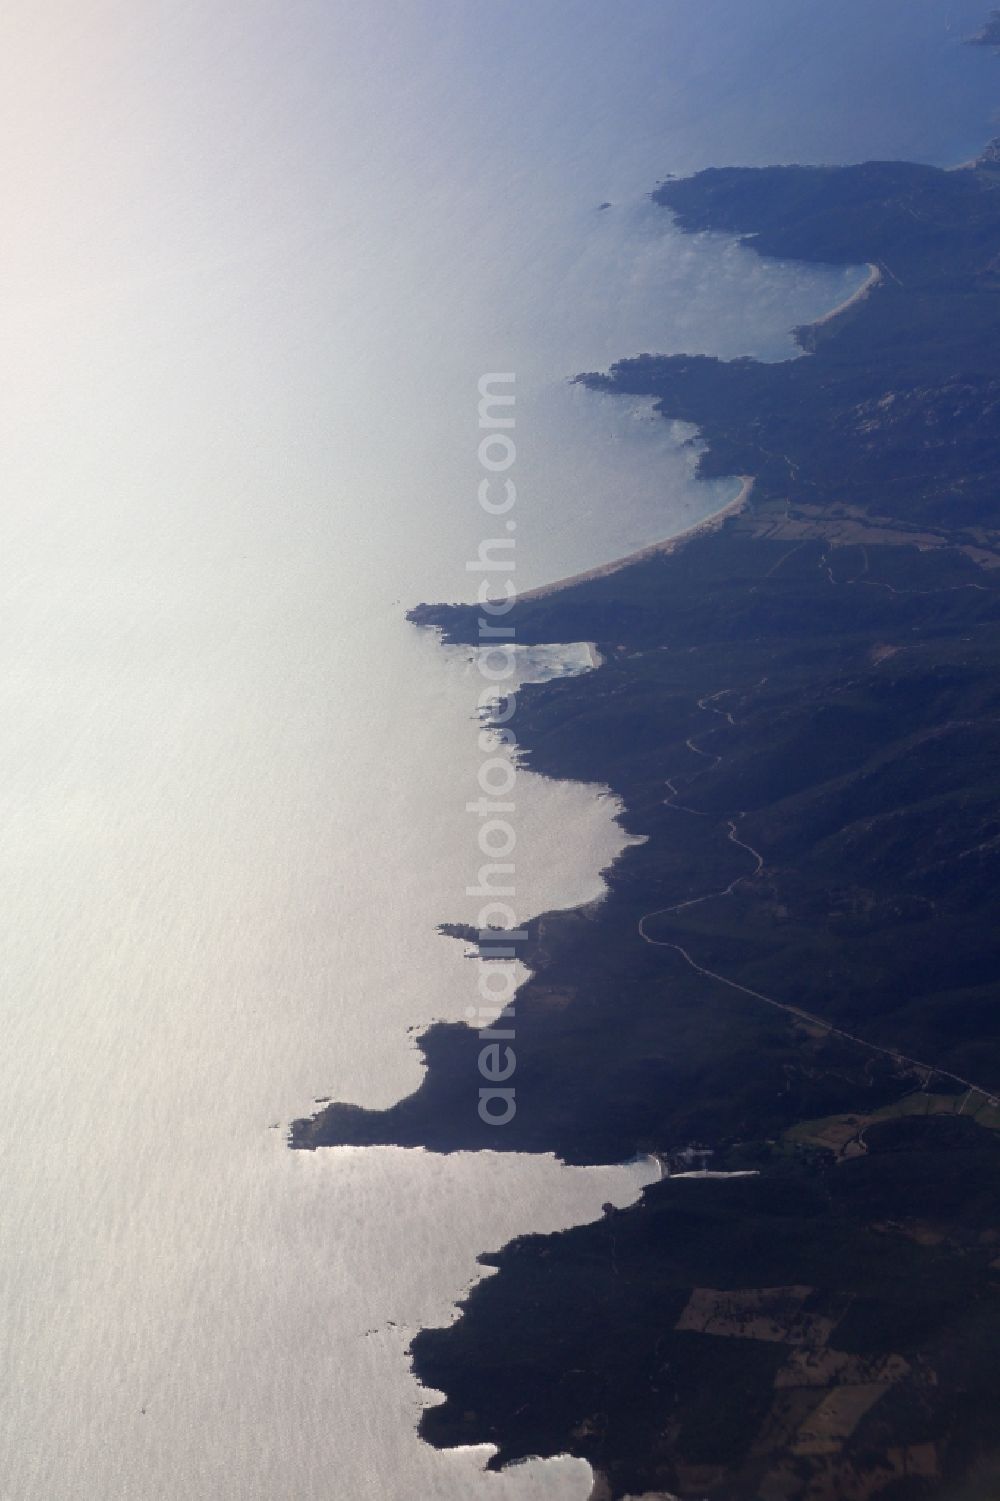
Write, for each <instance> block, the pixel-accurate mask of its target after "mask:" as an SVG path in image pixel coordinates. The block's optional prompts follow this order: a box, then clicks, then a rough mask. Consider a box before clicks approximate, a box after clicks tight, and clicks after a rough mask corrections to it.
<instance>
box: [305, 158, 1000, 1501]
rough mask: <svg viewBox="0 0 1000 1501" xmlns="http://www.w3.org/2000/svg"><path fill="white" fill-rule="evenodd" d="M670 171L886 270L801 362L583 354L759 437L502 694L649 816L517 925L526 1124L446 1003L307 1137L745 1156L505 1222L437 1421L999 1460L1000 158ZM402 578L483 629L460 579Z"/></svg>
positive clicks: (908, 1461) (824, 1476) (581, 1156)
mask: <svg viewBox="0 0 1000 1501" xmlns="http://www.w3.org/2000/svg"><path fill="white" fill-rule="evenodd" d="M656 197H657V199H658V200H659V201H660V202H661V203H663V204H664V205H665V206H666V207H669V208H670V209H672V210H673V211H674V212H675V213H676V214H677V215H678V217H679V218H680V221H681V223H682V224H683V225H684V226H685V227H686V228H688V229H690V230H692V231H694V230H702V229H722V230H728V231H736V232H739V233H742V234H746V235H749V236H752V237H753V238H752V243H753V244H754V245H755V246H756V248H757V249H758V250H759V251H760V253H762V254H767V255H781V256H786V257H792V256H795V257H799V258H805V259H811V260H821V261H851V262H858V263H861V262H871V263H872V264H873V265H875V266H877V267H878V269H879V272H880V277H881V279H880V282H879V284H878V285H877V286H876V287H875V288H874V289H873V291H872V293H871V295H870V296H869V297H868V298H867V299H866V300H864V301H861V302H858V303H855V304H854V305H853V306H852V307H851V308H850V309H849V310H848V311H847V312H845V313H844V314H843V315H842V316H841V317H840V318H838V319H836V320H834V321H832V322H830V323H827V324H824V325H819V326H817V327H815V328H814V329H812V330H810V331H806V332H805V333H804V334H803V342H804V343H805V344H806V346H807V347H808V348H809V349H810V350H811V351H812V352H811V354H810V355H809V357H807V358H804V359H802V360H799V361H795V362H790V363H788V364H784V365H761V364H758V363H756V362H755V361H752V360H741V361H736V362H733V363H729V364H726V363H722V362H720V361H717V360H713V359H706V358H699V357H674V358H658V357H654V356H643V357H640V358H639V359H634V360H627V361H623V362H622V363H621V364H619V365H616V366H615V367H613V369H612V370H611V372H610V373H609V374H608V375H607V376H586V377H582V379H584V380H585V381H587V382H588V383H589V384H591V385H599V386H600V387H602V388H603V389H607V390H610V391H620V392H623V393H624V392H628V393H640V394H643V395H653V396H655V397H656V398H657V399H658V401H659V403H660V406H661V409H662V410H663V412H664V413H665V414H666V415H668V416H670V417H683V418H686V419H688V420H690V421H693V422H696V423H697V424H698V425H699V427H700V429H701V431H702V434H703V436H704V438H705V440H706V442H707V444H708V451H707V454H706V457H705V460H704V468H705V471H706V472H707V473H711V474H723V473H744V474H753V475H755V476H756V477H757V484H756V488H755V490H754V493H753V497H752V501H751V505H750V508H749V510H748V511H747V512H746V513H744V514H743V515H741V516H740V517H738V518H735V519H730V520H729V521H728V522H727V523H726V525H725V526H724V528H723V529H722V530H720V531H718V532H716V533H714V534H712V535H708V536H703V537H699V538H697V539H695V540H693V541H692V542H690V543H689V545H688V546H686V547H685V548H684V549H683V550H681V551H679V552H677V553H674V554H673V555H670V556H661V557H654V558H651V559H647V560H645V561H643V562H641V563H638V564H635V565H633V566H631V567H629V568H626V569H623V570H622V571H620V572H617V573H613V574H611V575H608V576H606V577H603V578H596V579H592V580H590V581H587V582H584V583H580V584H577V585H575V586H573V587H569V588H566V589H563V590H561V591H557V592H553V593H551V594H548V595H544V596H540V597H535V598H529V599H525V600H523V601H522V602H521V603H520V604H519V605H518V606H517V609H516V611H515V614H514V616H513V617H512V618H513V619H514V622H515V624H516V627H517V637H518V639H519V640H520V641H522V642H532V641H567V640H575V639H585V640H594V641H597V642H598V643H599V644H600V646H601V649H602V651H603V652H604V654H605V656H606V659H607V660H606V663H605V665H604V667H603V668H602V669H601V670H600V671H599V672H598V673H597V674H595V675H593V676H590V677H587V678H583V679H566V680H562V681H557V682H553V683H550V684H547V685H544V686H541V687H535V688H530V689H527V690H525V691H524V693H523V694H522V697H521V701H520V707H519V711H518V715H517V721H516V723H517V728H518V735H519V739H520V740H521V742H522V744H523V745H524V746H525V747H526V748H527V751H528V753H529V754H530V760H531V764H532V766H534V767H535V768H536V769H537V770H539V771H542V772H545V773H547V774H550V775H552V776H560V777H576V778H583V779H587V780H595V781H600V782H606V783H608V784H610V785H611V786H612V787H613V788H614V789H615V791H616V792H618V793H620V794H621V796H622V797H623V799H624V801H625V803H626V807H627V813H626V815H625V821H626V824H627V826H628V827H629V828H630V829H631V830H633V831H635V832H636V833H641V834H644V835H646V836H647V839H646V842H645V843H644V844H642V845H637V846H634V847H632V848H630V849H629V851H628V852H627V853H626V855H625V856H624V857H623V859H622V860H621V861H620V862H619V863H618V864H617V865H616V867H615V868H614V870H613V871H612V872H611V873H610V878H609V879H610V891H609V895H608V897H607V899H606V900H605V901H604V902H603V903H602V904H600V905H599V906H597V907H592V908H587V909H584V910H581V911H578V912H574V913H561V914H548V915H546V916H544V917H542V918H540V919H538V920H537V921H535V922H533V923H532V924H530V925H529V937H528V940H527V944H526V947H525V951H524V952H525V957H526V959H527V961H528V963H529V964H530V966H531V967H532V969H533V970H534V972H535V973H534V977H533V979H532V980H531V981H530V982H529V984H528V985H527V986H526V987H525V988H524V989H523V990H522V991H521V992H520V994H519V996H518V1000H517V1006H516V1030H517V1053H518V1071H517V1078H516V1082H517V1101H518V1111H517V1115H516V1117H515V1118H514V1120H513V1121H512V1122H511V1123H510V1124H509V1125H508V1126H506V1127H504V1128H503V1130H497V1129H495V1128H490V1127H488V1126H485V1125H483V1124H482V1123H481V1122H480V1120H479V1118H478V1115H477V1110H476V1100H477V1091H478V1087H479V1083H480V1080H479V1075H478V1072H477V1055H478V1050H479V1046H480V1043H479V1040H478V1038H477V1036H476V1034H474V1033H472V1032H470V1031H469V1030H468V1029H467V1028H465V1027H461V1026H438V1027H435V1028H433V1029H432V1030H431V1031H430V1032H429V1033H428V1034H427V1035H426V1036H425V1037H424V1039H423V1042H422V1045H423V1048H424V1052H425V1055H426V1059H427V1065H428V1067H427V1073H426V1075H425V1079H424V1083H423V1086H422V1088H421V1089H420V1090H419V1091H418V1092H417V1093H416V1094H415V1095H413V1096H412V1097H411V1098H410V1099H408V1100H404V1101H402V1102H401V1103H400V1104H399V1105H397V1106H395V1107H393V1108H392V1109H390V1110H388V1111H386V1112H383V1113H378V1112H371V1111H366V1110H361V1109H357V1108H355V1107H347V1106H343V1105H334V1106H331V1107H329V1108H328V1109H327V1110H325V1111H324V1112H323V1113H322V1114H321V1115H319V1116H318V1117H317V1118H316V1119H315V1120H313V1121H303V1122H299V1123H297V1125H296V1127H295V1131H294V1140H295V1143H296V1145H299V1146H318V1145H322V1144H325V1143H336V1142H352V1143H376V1142H401V1143H405V1144H422V1145H426V1146H430V1147H433V1148H437V1149H440V1150H453V1149H457V1148H479V1147H485V1146H489V1147H491V1148H493V1149H494V1150H496V1149H502V1150H518V1151H524V1150H531V1151H548V1150H555V1151H557V1152H558V1153H559V1154H560V1155H561V1156H562V1157H564V1158H566V1159H567V1160H569V1161H575V1162H597V1161H615V1160H621V1159H623V1158H626V1157H629V1156H631V1155H632V1154H633V1153H634V1152H636V1151H637V1150H645V1151H652V1152H656V1153H659V1154H661V1155H663V1156H666V1157H667V1158H672V1159H673V1160H674V1161H675V1162H676V1160H677V1158H678V1154H679V1153H680V1152H681V1151H682V1149H683V1148H684V1147H685V1146H686V1145H687V1144H689V1143H692V1142H701V1143H705V1144H707V1145H709V1146H710V1147H711V1148H712V1150H713V1153H714V1158H713V1162H712V1166H713V1167H715V1168H720V1169H728V1170H747V1169H751V1170H753V1171H754V1172H756V1173H757V1176H755V1177H746V1178H741V1179H739V1180H730V1181H725V1182H719V1181H709V1180H706V1181H691V1180H687V1181H679V1180H677V1179H676V1178H675V1179H674V1180H673V1181H666V1182H664V1183H661V1184H660V1185H659V1186H657V1187H655V1188H652V1189H650V1190H648V1191H647V1193H646V1194H645V1195H644V1198H643V1201H642V1202H641V1203H640V1204H639V1205H637V1206H636V1207H635V1208H634V1209H632V1210H628V1211H625V1212H615V1213H611V1214H609V1215H607V1216H606V1218H605V1219H604V1220H603V1221H602V1222H601V1223H599V1224H598V1225H594V1226H589V1227H585V1228H582V1229H579V1230H575V1231H573V1232H570V1233H568V1234H565V1235H561V1236H556V1237H549V1238H530V1239H527V1240H524V1241H522V1242H518V1243H515V1244H514V1245H512V1246H510V1247H508V1248H507V1249H506V1250H505V1251H503V1252H502V1253H501V1254H500V1255H499V1256H497V1257H495V1258H490V1260H491V1261H492V1262H493V1263H494V1264H495V1265H497V1266H498V1267H499V1269H500V1270H499V1274H498V1275H497V1276H496V1277H494V1278H492V1279H490V1280H488V1281H487V1282H485V1283H483V1284H481V1285H480V1286H479V1287H477V1288H476V1289H475V1291H474V1292H473V1293H472V1295H471V1297H470V1299H469V1302H468V1305H467V1309H466V1313H465V1316H464V1318H463V1319H462V1320H461V1321H460V1322H459V1323H458V1324H457V1325H456V1326H455V1327H454V1328H451V1329H448V1330H445V1331H431V1332H428V1333H425V1334H423V1335H421V1336H420V1337H419V1338H418V1339H417V1341H416V1342H415V1345H414V1356H415V1362H416V1367H417V1370H418V1372H419V1373H420V1375H421V1377H422V1378H423V1379H424V1380H425V1381H426V1382H427V1384H429V1385H432V1386H435V1387H438V1388H440V1389H442V1390H443V1391H444V1392H445V1393H446V1395H447V1401H446V1403H445V1405H444V1406H443V1407H441V1408H438V1409H434V1410H432V1411H431V1412H429V1413H428V1414H427V1416H426V1418H425V1422H424V1429H425V1432H426V1434H427V1436H428V1438H430V1439H431V1440H433V1441H435V1442H439V1443H443V1444H451V1443H470V1442H480V1441H484V1440H490V1441H492V1442H494V1443H495V1444H496V1445H497V1446H498V1456H497V1463H498V1464H500V1463H504V1462H507V1461H509V1460H510V1459H512V1458H515V1457H518V1456H520V1455H524V1454H528V1453H542V1454H548V1453H557V1452H563V1451H570V1452H573V1453H577V1454H582V1455H584V1456H586V1457H587V1458H588V1459H589V1460H591V1462H592V1463H593V1464H594V1465H595V1467H596V1468H597V1469H598V1471H599V1472H600V1473H601V1474H602V1476H603V1477H604V1483H605V1484H606V1487H607V1489H606V1494H607V1495H608V1496H611V1497H622V1496H630V1495H639V1494H642V1493H643V1492H657V1493H664V1492H668V1493H670V1494H673V1495H677V1496H685V1497H692V1498H693V1497H711V1498H715V1501H737V1498H739V1501H743V1498H756V1497H759V1498H762V1501H798V1498H802V1501H827V1498H828V1501H841V1498H847V1501H852V1498H867V1497H874V1496H878V1497H881V1498H884V1501H915V1498H925V1497H942V1498H949V1501H972V1498H982V1501H986V1498H990V1501H995V1497H996V1495H997V1494H998V1493H1000V1443H998V1441H997V1439H996V1438H995V1433H996V1424H995V1421H994V1417H995V1413H996V1410H997V1406H998V1403H1000V1389H998V1383H1000V1378H998V1376H997V1374H996V1371H997V1365H996V1357H995V1352H996V1348H997V1339H998V1336H1000V1188H998V1184H1000V1176H998V1171H997V1169H998V1165H1000V1155H998V1153H1000V1133H998V1129H997V1128H998V1126H1000V1111H998V1109H997V1106H996V1094H997V1093H998V1092H1000V993H998V986H997V977H998V973H1000V933H998V932H997V931H996V930H995V923H994V915H995V911H996V901H997V895H998V890H1000V810H998V791H1000V769H998V768H1000V567H998V566H997V564H998V563H1000V534H998V531H997V527H998V525H1000V494H998V486H1000V337H998V335H1000V175H998V173H997V172H996V171H995V170H994V168H993V167H992V166H991V164H990V161H989V160H984V164H982V165H980V166H978V167H976V168H974V169H967V170H964V171H961V172H941V171H937V170H934V169H931V168H925V167H915V166H909V165H905V164H902V165H900V164H889V163H874V164H869V165H866V166H862V167H856V168H846V169H832V168H830V169H817V170H810V169H806V168H788V169H774V170H768V171H728V172H706V173H702V174H701V175H700V176H698V177H696V178H694V179H691V180H688V181H682V182H670V183H668V184H667V185H665V186H663V187H661V188H660V189H659V190H658V192H657V195H656ZM414 619H416V620H417V621H419V622H420V623H423V624H430V625H436V626H439V627H440V628H442V629H443V630H444V632H445V633H446V634H447V635H448V636H449V637H450V638H451V639H453V640H460V641H475V640H476V638H477V612H476V611H474V610H472V609H469V608H464V607H454V606H423V607H421V608H420V609H418V610H416V611H414ZM456 933H461V935H462V936H468V935H467V934H465V933H464V930H456Z"/></svg>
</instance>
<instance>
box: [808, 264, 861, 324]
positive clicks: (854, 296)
mask: <svg viewBox="0 0 1000 1501" xmlns="http://www.w3.org/2000/svg"><path fill="white" fill-rule="evenodd" d="M866 264H867V266H868V275H867V276H866V277H865V280H864V281H863V282H862V283H861V285H860V287H858V289H857V290H856V291H854V292H852V293H851V295H850V297H845V298H844V300H843V302H838V304H837V306H836V307H835V308H831V309H830V311H829V312H828V313H824V314H823V316H822V317H821V318H814V319H813V320H812V322H811V323H803V324H802V325H801V331H807V330H809V329H813V328H825V326H826V325H827V324H828V323H832V322H833V320H834V319H835V318H839V317H840V315H841V313H846V312H847V310H848V308H852V307H854V306H855V304H856V303H858V302H864V300H865V298H866V297H870V296H871V294H872V292H874V290H875V288H876V287H877V286H879V285H880V283H881V281H882V267H881V266H877V265H876V264H875V262H874V261H868V262H866ZM799 331H800V330H798V329H797V330H796V332H799Z"/></svg>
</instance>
